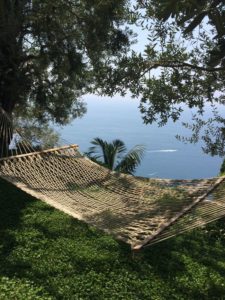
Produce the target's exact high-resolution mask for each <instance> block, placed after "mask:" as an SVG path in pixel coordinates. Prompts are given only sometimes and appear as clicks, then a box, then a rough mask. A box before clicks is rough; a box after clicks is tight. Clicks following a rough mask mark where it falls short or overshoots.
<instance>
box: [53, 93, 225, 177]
mask: <svg viewBox="0 0 225 300" xmlns="http://www.w3.org/2000/svg"><path fill="white" fill-rule="evenodd" d="M84 102H86V105H87V113H86V114H85V115H84V116H83V117H82V118H80V119H75V120H74V121H73V122H72V123H71V124H70V125H67V126H64V127H57V128H56V130H57V131H58V132H59V133H60V135H61V138H62V139H63V140H66V142H67V143H72V144H78V145H79V148H80V151H81V152H86V151H87V150H88V148H89V147H90V146H91V144H90V141H91V140H92V139H93V138H95V137H100V138H101V139H104V140H106V141H108V142H110V141H112V140H114V139H121V140H122V141H124V142H125V144H126V146H127V149H128V150H129V149H131V148H132V147H133V146H135V145H140V144H141V145H144V146H145V149H146V150H145V154H144V157H143V160H142V163H141V165H140V166H139V167H138V168H137V170H136V173H135V175H138V176H143V177H149V178H172V179H198V178H210V177H214V176H217V175H218V174H219V170H220V166H221V164H222V160H223V159H222V158H221V157H211V156H210V155H207V154H204V153H203V151H202V145H201V143H198V144H190V143H188V144H185V143H183V142H181V141H179V140H177V139H176V137H175V136H176V135H177V134H178V135H181V136H190V131H189V130H187V129H186V128H184V126H182V121H185V122H186V121H188V122H191V117H192V114H193V112H192V111H190V110H189V109H188V108H186V109H185V110H184V113H183V115H182V118H181V120H180V121H179V122H176V123H174V122H172V121H169V122H168V124H167V125H165V126H163V127H158V125H157V124H151V125H146V124H144V123H143V120H142V118H141V113H140V111H139V108H138V105H139V101H138V100H135V99H131V97H125V98H122V97H120V96H118V97H114V98H106V97H105V98H104V97H97V96H95V95H87V96H85V97H84Z"/></svg>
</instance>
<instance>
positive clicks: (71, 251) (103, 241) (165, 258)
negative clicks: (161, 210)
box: [0, 181, 225, 300]
mask: <svg viewBox="0 0 225 300" xmlns="http://www.w3.org/2000/svg"><path fill="white" fill-rule="evenodd" d="M0 206H1V210H0V241H1V242H0V299H3V300H5V299H7V300H8V299H19V300H24V299H32V300H33V299H44V300H45V299H96V300H97V299H157V300H158V299H160V300H161V299H179V300H180V299H225V298H223V297H224V295H225V259H224V257H225V223H224V221H225V220H224V219H222V220H220V221H218V222H216V223H213V224H211V225H208V226H207V227H206V228H205V229H197V230H194V231H192V232H190V233H187V234H184V235H181V236H179V237H177V238H173V239H170V240H168V241H165V242H162V243H159V244H156V245H154V246H152V247H150V248H148V249H146V250H145V251H143V252H141V253H139V254H137V255H135V257H132V254H131V252H130V249H129V248H128V247H127V246H126V245H124V244H123V243H118V242H117V241H115V240H114V239H113V238H112V237H111V236H109V235H107V234H104V233H102V232H101V231H99V230H97V229H95V228H94V227H90V226H88V225H86V224H84V223H83V222H80V221H77V220H75V219H73V218H71V217H69V216H67V215H65V214H64V213H62V212H60V211H57V210H55V209H53V208H51V207H49V206H48V205H46V204H45V203H43V202H41V201H39V200H36V199H34V198H32V197H30V196H28V195H27V194H25V193H24V192H22V191H19V190H18V189H16V188H15V187H14V186H12V185H10V184H8V183H6V182H4V181H0Z"/></svg>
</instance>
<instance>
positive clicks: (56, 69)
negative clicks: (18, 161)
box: [0, 0, 130, 124]
mask: <svg viewBox="0 0 225 300" xmlns="http://www.w3.org/2000/svg"><path fill="white" fill-rule="evenodd" d="M126 7H127V1H126V0H118V1H110V0H106V1H101V0H92V1H90V0H80V1H76V0H66V1H65V0H55V1H50V0H42V1H39V0H0V105H1V106H2V107H3V109H4V110H5V111H7V112H8V113H9V114H11V113H12V111H13V110H14V109H15V108H18V109H19V110H26V109H27V108H33V112H34V116H35V117H37V118H39V119H40V120H45V121H46V120H49V119H51V120H54V121H55V122H57V123H60V124H64V123H66V122H68V121H69V120H70V118H73V117H77V116H80V115H82V114H83V113H84V112H85V107H84V106H83V104H82V102H81V101H80V100H79V99H80V98H79V97H80V96H81V95H82V94H84V93H86V92H87V91H91V89H92V88H93V87H94V73H95V70H96V68H98V66H100V65H101V64H102V63H103V62H106V61H108V60H110V58H113V57H114V58H115V57H117V56H119V55H121V53H124V52H125V51H126V49H127V47H128V46H129V37H130V31H129V30H127V28H125V27H123V28H122V26H121V25H123V24H124V22H125V20H126Z"/></svg>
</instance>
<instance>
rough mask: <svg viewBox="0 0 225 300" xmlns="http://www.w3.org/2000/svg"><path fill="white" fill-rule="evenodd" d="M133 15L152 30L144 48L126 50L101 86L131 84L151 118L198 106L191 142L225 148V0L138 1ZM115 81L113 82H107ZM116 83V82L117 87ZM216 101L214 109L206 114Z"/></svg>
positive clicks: (119, 88)
mask: <svg viewBox="0 0 225 300" xmlns="http://www.w3.org/2000/svg"><path fill="white" fill-rule="evenodd" d="M135 3H136V5H135V7H134V9H133V11H131V12H130V13H131V14H130V17H131V21H132V22H133V23H135V24H136V25H137V26H139V27H141V28H142V29H143V30H144V31H145V32H147V33H148V42H147V44H146V45H145V50H144V53H137V52H134V51H133V52H132V53H131V54H129V55H124V56H123V58H122V59H121V60H120V63H119V64H118V65H117V66H116V67H115V66H113V65H111V66H108V77H105V78H101V76H100V78H101V81H100V82H99V84H100V86H102V87H103V89H104V88H105V92H106V93H108V94H111V95H113V94H115V93H116V92H120V93H122V94H124V93H125V92H126V90H130V91H131V93H132V95H133V97H139V98H140V99H141V100H140V111H141V113H142V117H143V120H144V122H145V123H146V124H148V123H150V124H151V123H152V122H158V124H159V125H164V124H166V123H167V121H168V120H169V119H172V120H173V121H177V120H178V119H179V118H180V116H181V114H182V112H183V111H184V110H185V109H189V108H191V109H193V110H194V112H195V115H194V116H193V121H194V122H193V124H192V125H191V124H185V126H186V127H188V128H190V129H191V130H192V131H193V135H192V136H191V137H190V138H188V140H189V141H191V142H197V141H198V140H199V139H202V140H203V141H204V147H203V150H204V151H205V152H206V153H210V154H212V155H221V156H223V155H224V153H225V120H224V118H223V117H221V116H220V113H219V111H218V104H219V105H221V106H222V107H223V106H224V104H225V3H224V1H222V0H216V1H212V0H206V1H199V0H187V1H186V0H182V1H178V0H171V1H168V0H161V1H156V0H146V1H136V2H135ZM107 82H110V83H112V85H107V84H106V83H107ZM112 86H113V88H112ZM209 106H211V108H212V109H211V111H212V115H211V116H210V118H209V119H205V118H204V112H205V111H206V108H207V109H208V107H209Z"/></svg>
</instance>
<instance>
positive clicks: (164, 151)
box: [146, 149, 178, 153]
mask: <svg viewBox="0 0 225 300" xmlns="http://www.w3.org/2000/svg"><path fill="white" fill-rule="evenodd" d="M177 151H178V150H177V149H161V150H147V151H146V152H148V153H169V152H177Z"/></svg>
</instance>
